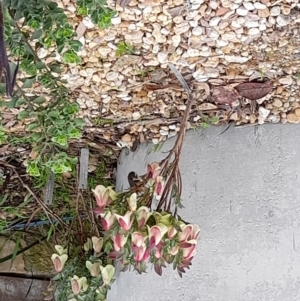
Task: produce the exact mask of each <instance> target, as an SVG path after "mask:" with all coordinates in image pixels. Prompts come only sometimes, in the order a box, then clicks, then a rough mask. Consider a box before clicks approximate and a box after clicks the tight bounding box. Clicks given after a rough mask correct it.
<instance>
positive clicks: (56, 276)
mask: <svg viewBox="0 0 300 301" xmlns="http://www.w3.org/2000/svg"><path fill="white" fill-rule="evenodd" d="M60 278H61V275H60V274H57V275H55V276H54V277H53V278H52V280H53V281H57V280H59V279H60Z"/></svg>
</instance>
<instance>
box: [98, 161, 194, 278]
mask: <svg viewBox="0 0 300 301" xmlns="http://www.w3.org/2000/svg"><path fill="white" fill-rule="evenodd" d="M160 172H161V168H160V166H159V164H158V163H156V162H154V163H152V164H151V165H148V173H147V175H146V176H145V179H144V180H142V179H141V180H139V181H138V182H137V186H136V187H133V188H132V189H131V190H130V191H129V192H124V193H119V194H116V193H115V192H114V191H113V190H112V189H111V188H110V187H107V188H105V187H104V186H102V185H98V186H97V187H96V188H95V190H93V191H94V195H95V198H96V202H97V207H96V208H94V213H95V214H96V215H97V216H101V223H102V227H103V229H104V231H103V237H104V245H105V251H106V252H107V253H108V256H109V257H110V258H113V259H118V260H120V263H121V264H123V266H124V268H129V267H130V266H132V267H133V268H134V269H135V270H136V271H138V272H139V273H142V272H145V271H146V267H147V263H152V264H153V265H154V269H155V271H156V272H157V273H158V274H159V275H161V274H162V267H165V266H166V263H168V264H171V263H172V264H173V267H174V269H177V271H178V273H179V275H180V276H182V273H184V272H185V269H186V268H189V265H190V264H191V260H192V258H193V257H194V255H195V254H196V245H197V237H198V234H199V231H200V230H199V227H198V226H197V225H191V224H189V223H186V222H184V221H183V220H182V219H181V218H179V216H178V215H177V214H176V213H172V212H170V211H166V210H161V209H160V208H156V209H155V210H154V211H152V212H151V210H150V208H151V204H152V200H153V199H158V200H159V199H160V198H161V196H162V193H163V190H164V188H165V187H164V182H165V181H164V178H163V177H162V176H161V175H160ZM136 189H138V191H137V192H133V191H135V190H136ZM174 201H175V203H176V200H174Z"/></svg>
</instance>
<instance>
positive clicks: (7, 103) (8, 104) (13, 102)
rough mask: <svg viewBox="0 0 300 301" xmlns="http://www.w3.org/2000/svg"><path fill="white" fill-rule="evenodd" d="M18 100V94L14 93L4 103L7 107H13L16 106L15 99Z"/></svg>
mask: <svg viewBox="0 0 300 301" xmlns="http://www.w3.org/2000/svg"><path fill="white" fill-rule="evenodd" d="M18 100H19V95H16V96H14V97H13V98H12V100H10V101H8V102H6V103H5V105H6V106H7V107H8V108H9V109H12V108H15V107H16V103H17V101H18Z"/></svg>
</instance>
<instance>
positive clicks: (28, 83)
mask: <svg viewBox="0 0 300 301" xmlns="http://www.w3.org/2000/svg"><path fill="white" fill-rule="evenodd" d="M35 78H36V77H35V76H34V77H30V78H26V79H25V81H24V84H23V85H22V88H24V89H27V88H31V87H32V85H33V83H34V82H35Z"/></svg>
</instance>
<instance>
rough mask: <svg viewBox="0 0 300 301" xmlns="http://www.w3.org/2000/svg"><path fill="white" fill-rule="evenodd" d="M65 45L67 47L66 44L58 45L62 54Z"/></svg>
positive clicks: (58, 49) (58, 50)
mask: <svg viewBox="0 0 300 301" xmlns="http://www.w3.org/2000/svg"><path fill="white" fill-rule="evenodd" d="M64 47H65V45H64V44H61V45H58V46H57V52H58V53H59V54H60V53H61V52H62V51H63V49H64Z"/></svg>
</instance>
